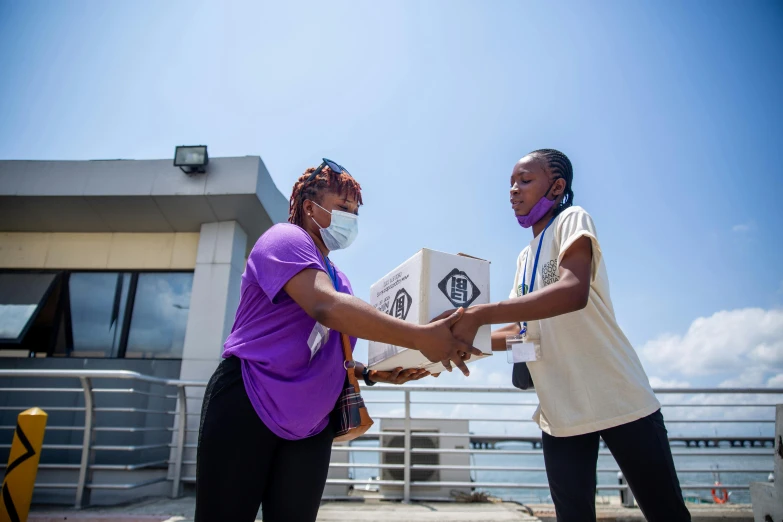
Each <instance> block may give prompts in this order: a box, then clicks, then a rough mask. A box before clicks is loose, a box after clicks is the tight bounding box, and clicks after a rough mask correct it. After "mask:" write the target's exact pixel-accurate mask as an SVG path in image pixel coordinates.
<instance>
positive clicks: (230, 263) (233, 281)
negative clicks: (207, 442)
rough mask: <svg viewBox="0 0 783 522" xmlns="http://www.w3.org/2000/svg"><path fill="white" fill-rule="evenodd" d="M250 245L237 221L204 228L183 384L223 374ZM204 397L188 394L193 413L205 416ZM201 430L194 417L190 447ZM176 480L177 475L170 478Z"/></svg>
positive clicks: (190, 454)
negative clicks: (225, 346)
mask: <svg viewBox="0 0 783 522" xmlns="http://www.w3.org/2000/svg"><path fill="white" fill-rule="evenodd" d="M246 245H247V234H246V233H245V231H244V230H243V229H242V227H241V226H240V225H239V223H237V222H236V221H223V222H220V223H206V224H204V225H202V226H201V234H200V237H199V242H198V252H197V254H196V269H195V272H194V274H193V289H192V291H191V296H190V312H189V314H188V324H187V329H186V331H185V345H184V348H183V351H182V367H181V369H180V379H182V380H188V381H192V380H195V381H207V380H209V378H210V377H211V376H212V373H213V372H214V371H215V368H217V365H218V363H219V361H220V356H221V354H222V353H223V343H224V342H225V340H226V337H228V334H229V333H230V332H231V327H232V325H233V324H234V316H235V314H236V310H237V305H238V304H239V295H240V284H241V279H242V272H243V271H244V270H245V251H246ZM203 395H204V388H202V387H189V388H188V389H187V396H188V404H187V407H188V412H189V413H199V412H200V411H201V402H202V398H203ZM198 426H199V416H198V415H188V422H187V429H188V430H189V431H188V432H187V433H186V437H185V441H186V444H192V445H195V444H196V442H197V440H198ZM175 440H176V439H175ZM173 455H174V454H173V452H172V457H173ZM195 460H196V451H195V448H189V449H186V450H185V452H184V461H185V462H195ZM172 461H173V459H172ZM195 469H196V468H195V465H193V464H187V465H185V466H184V467H183V470H182V477H183V478H185V479H188V478H193V477H194V476H195ZM172 471H173V470H172ZM172 475H173V472H171V473H170V476H172Z"/></svg>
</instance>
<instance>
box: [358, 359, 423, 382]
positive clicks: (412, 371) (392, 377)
mask: <svg viewBox="0 0 783 522" xmlns="http://www.w3.org/2000/svg"><path fill="white" fill-rule="evenodd" d="M363 372H364V364H362V363H360V362H356V367H355V368H354V375H355V376H356V378H357V379H358V380H359V382H361V381H362V379H363V376H362V373H363ZM429 374H430V372H428V371H427V370H420V369H419V370H417V369H416V368H409V369H407V370H403V369H402V368H401V367H400V368H395V369H394V371H391V372H382V371H379V370H370V372H369V375H368V377H369V378H370V380H371V381H372V382H385V383H388V384H405V383H406V382H409V381H418V380H419V379H423V378H424V377H426V376H428V375H429Z"/></svg>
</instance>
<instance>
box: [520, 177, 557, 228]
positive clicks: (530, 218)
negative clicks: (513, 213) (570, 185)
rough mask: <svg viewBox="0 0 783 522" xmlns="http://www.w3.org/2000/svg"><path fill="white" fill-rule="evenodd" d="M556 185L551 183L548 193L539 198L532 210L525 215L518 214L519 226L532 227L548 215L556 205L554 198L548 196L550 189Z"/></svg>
mask: <svg viewBox="0 0 783 522" xmlns="http://www.w3.org/2000/svg"><path fill="white" fill-rule="evenodd" d="M554 186H555V184H554V182H552V184H551V185H549V188H548V189H547V191H546V194H544V195H543V197H542V198H541V199H539V200H538V203H536V204H535V205H533V208H531V209H530V212H528V213H527V214H526V215H524V216H517V223H519V226H521V227H522V228H530V227H532V226H533V225H535V224H536V223H538V222H539V220H540V219H541V218H542V217H544V216H546V213H547V212H549V211H550V210H551V209H552V207H554V206H555V202H554V200H551V199H549V198H547V195H548V194H549V191H550V190H552V187H554Z"/></svg>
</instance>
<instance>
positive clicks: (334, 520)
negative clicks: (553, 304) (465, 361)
mask: <svg viewBox="0 0 783 522" xmlns="http://www.w3.org/2000/svg"><path fill="white" fill-rule="evenodd" d="M529 509H532V510H533V511H534V513H535V516H531V515H530V513H529ZM689 509H690V510H691V514H692V516H693V522H753V512H752V510H751V507H750V506H749V505H740V504H732V505H728V506H716V505H692V506H689ZM193 512H194V499H193V497H184V498H180V499H175V500H172V499H168V498H160V499H146V500H142V501H139V502H135V503H133V504H130V505H125V506H115V507H107V508H89V509H85V510H82V511H75V510H63V509H59V510H54V509H45V508H42V507H39V508H37V509H33V512H32V513H31V514H30V517H29V518H28V522H66V521H67V522H192V520H193ZM598 520H599V522H643V521H644V518H643V517H642V515H641V513H640V512H639V510H638V509H626V508H622V507H619V506H598ZM318 521H319V522H409V521H415V522H419V521H421V522H436V521H437V522H555V516H554V509H553V507H552V506H551V505H546V504H543V505H530V506H522V505H520V504H516V503H513V502H486V503H457V502H414V503H412V504H402V503H400V502H384V501H378V500H367V501H348V502H326V503H324V504H323V505H322V506H321V510H320V512H319V514H318Z"/></svg>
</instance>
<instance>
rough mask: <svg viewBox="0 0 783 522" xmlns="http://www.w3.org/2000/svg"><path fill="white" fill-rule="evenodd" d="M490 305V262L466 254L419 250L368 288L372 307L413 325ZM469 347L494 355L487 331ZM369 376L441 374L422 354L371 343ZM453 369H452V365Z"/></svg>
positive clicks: (439, 366)
mask: <svg viewBox="0 0 783 522" xmlns="http://www.w3.org/2000/svg"><path fill="white" fill-rule="evenodd" d="M486 303H489V261H484V260H483V259H478V258H475V257H471V256H467V255H464V254H458V255H454V254H445V253H443V252H437V251H435V250H429V249H427V248H423V249H421V250H419V252H418V253H416V255H414V256H413V257H411V258H410V259H408V260H407V261H406V262H404V263H403V264H402V265H400V266H398V267H397V268H395V269H394V270H392V271H391V272H390V273H388V274H386V276H384V278H383V279H381V280H380V281H378V282H377V283H375V284H374V285H372V287H370V304H371V305H373V306H374V307H375V308H376V309H378V310H380V311H381V312H383V313H386V314H389V315H391V316H393V317H397V318H398V319H402V320H404V321H408V322H410V323H415V324H427V323H429V322H430V321H431V320H432V319H433V318H435V317H437V316H439V315H440V314H441V313H443V312H444V311H446V310H449V309H453V308H459V307H465V308H467V307H468V306H470V305H474V304H486ZM473 346H475V347H476V348H478V349H480V350H481V351H482V352H483V353H484V355H483V356H479V357H477V356H475V355H474V356H472V357H471V358H470V360H469V361H468V362H469V363H472V362H474V361H477V360H478V359H482V358H484V357H487V356H489V355H492V344H491V340H490V326H489V325H484V326H482V327H481V328H479V331H478V333H477V334H476V338H475V340H474V341H473ZM369 359H370V361H369V365H370V369H372V370H382V371H388V370H393V369H394V368H397V367H402V368H425V369H426V370H428V371H429V372H431V373H437V372H441V371H445V368H444V367H443V365H442V364H441V363H440V362H435V363H433V362H430V361H429V360H428V359H427V358H426V357H425V356H424V355H423V354H422V353H421V352H419V351H417V350H409V349H407V348H403V347H400V346H394V345H392V344H386V343H379V342H376V341H370V346H369ZM452 366H453V364H452Z"/></svg>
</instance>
